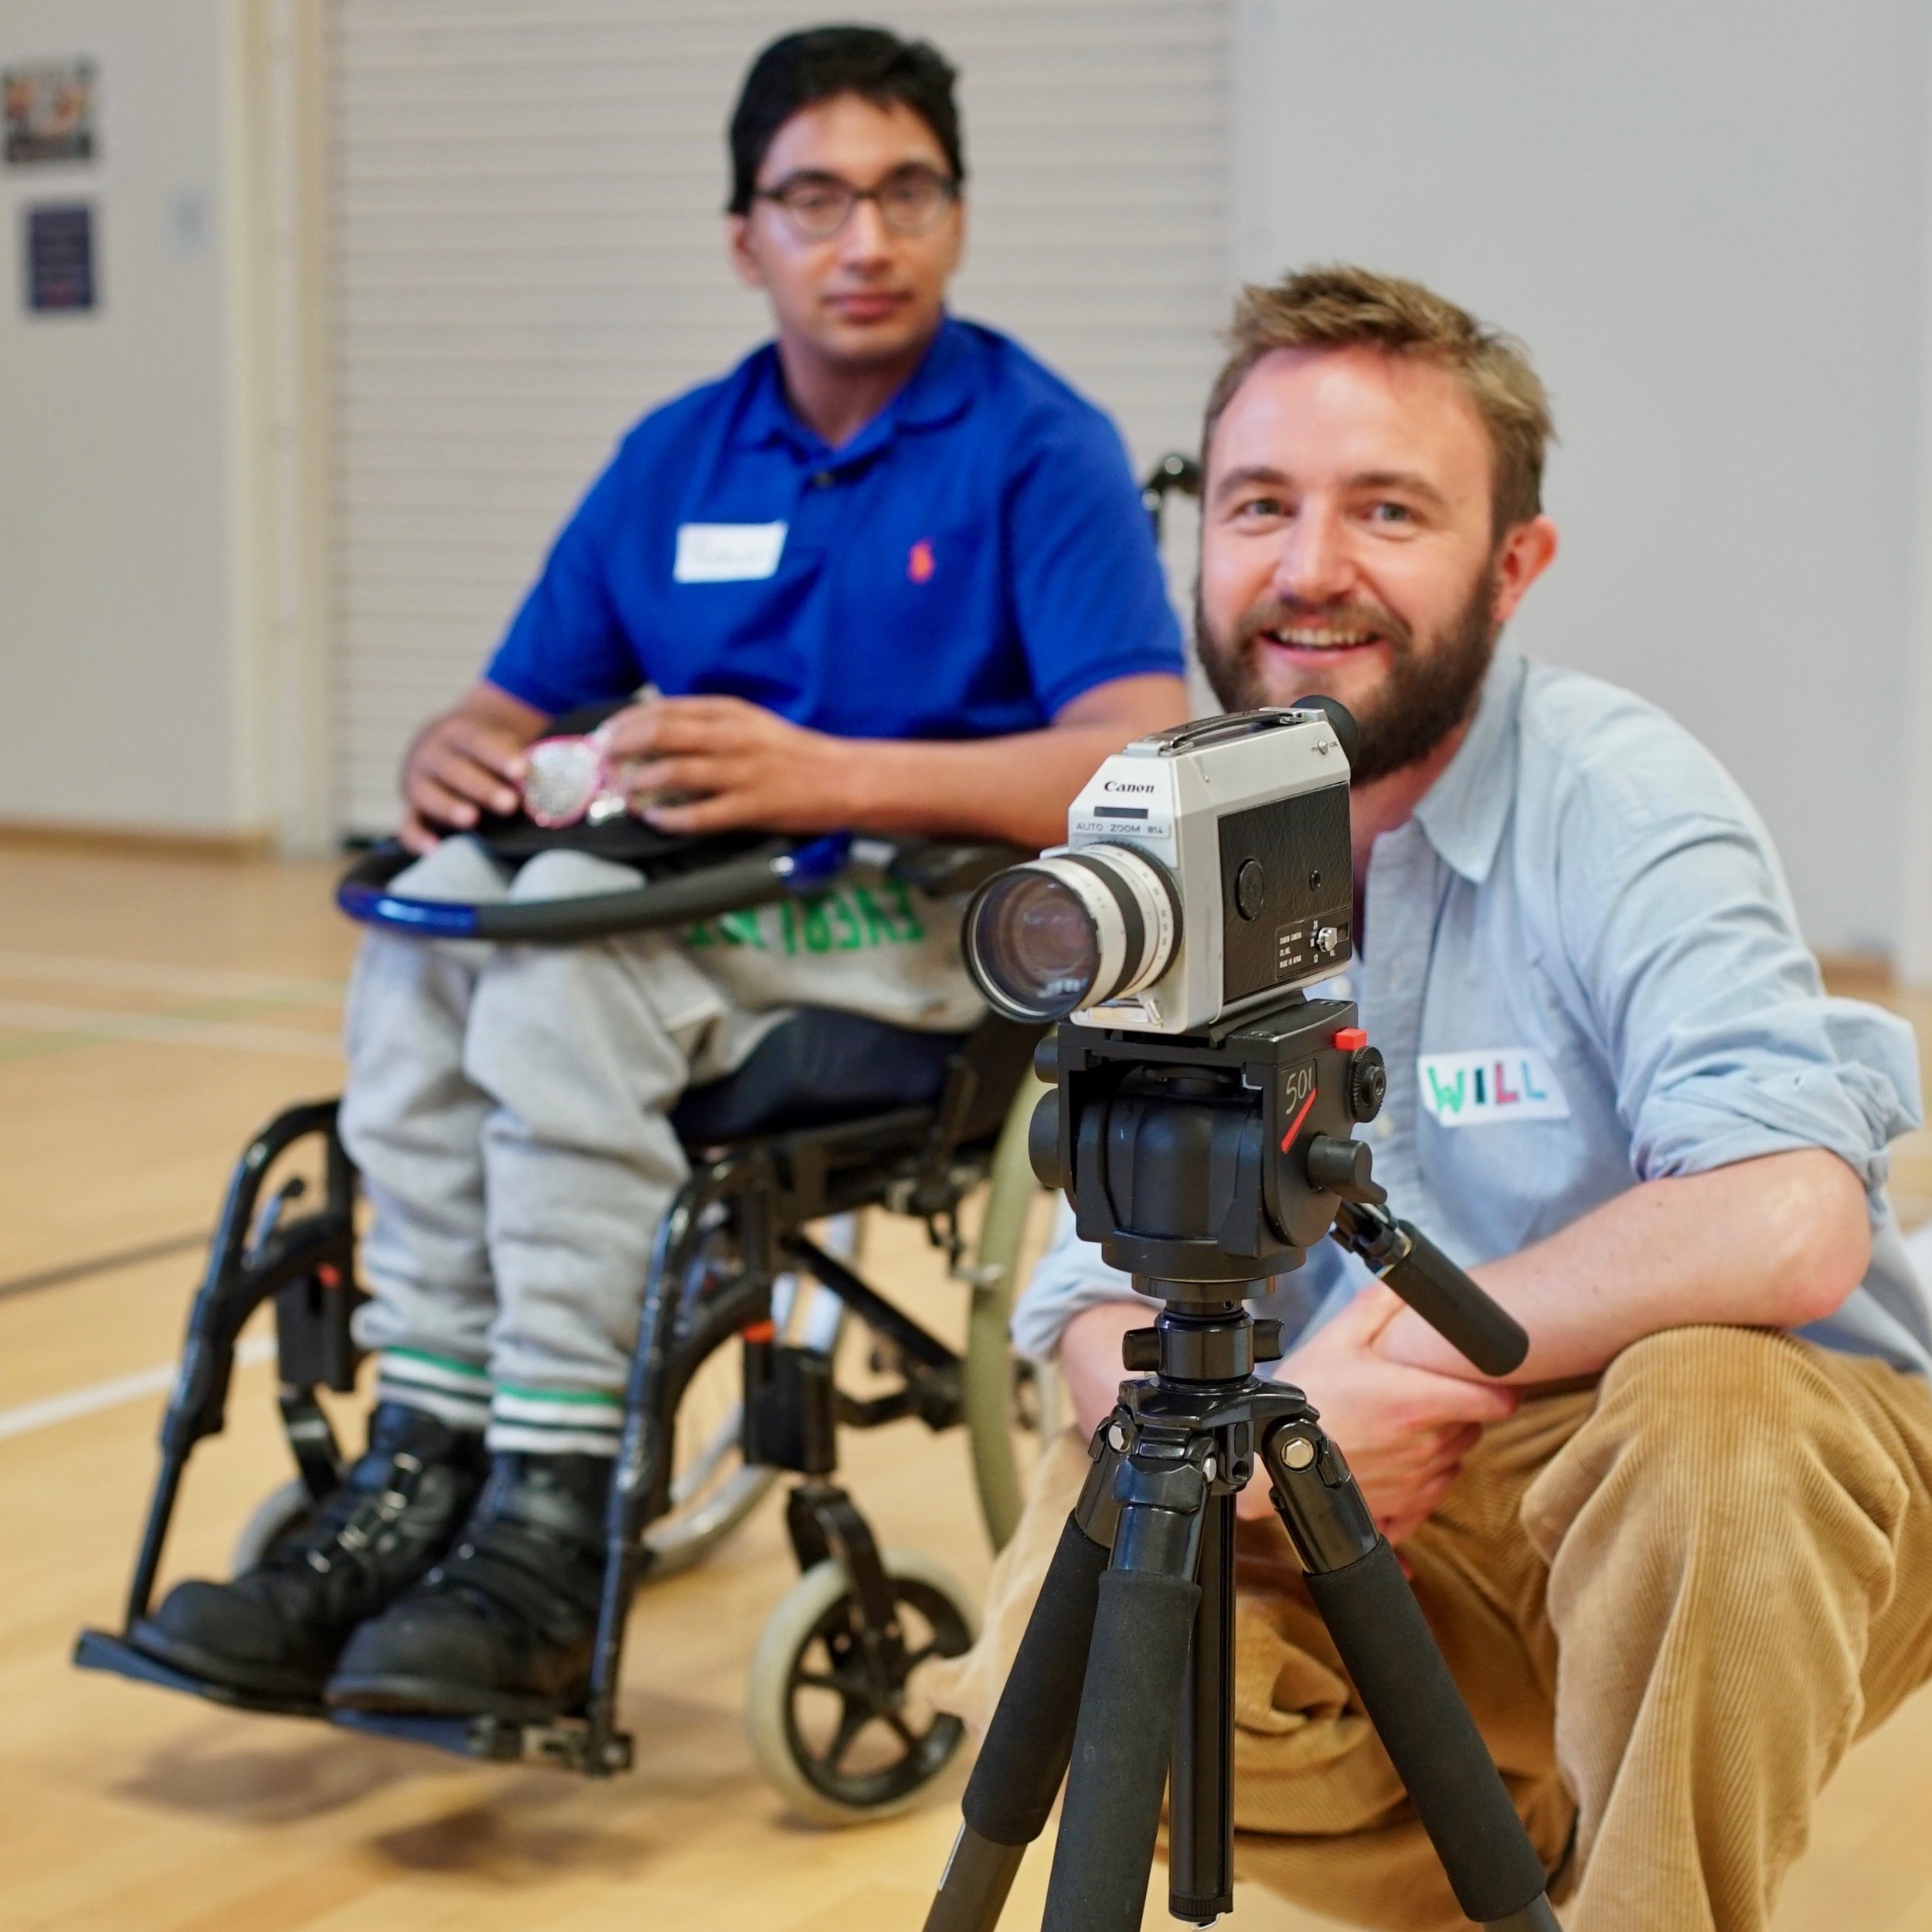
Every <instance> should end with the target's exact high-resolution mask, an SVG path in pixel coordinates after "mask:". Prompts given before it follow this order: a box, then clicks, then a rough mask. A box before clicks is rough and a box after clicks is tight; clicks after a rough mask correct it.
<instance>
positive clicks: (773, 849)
mask: <svg viewBox="0 0 1932 1932" xmlns="http://www.w3.org/2000/svg"><path fill="white" fill-rule="evenodd" d="M848 843H849V842H848V841H847V840H845V838H842V837H841V838H815V839H809V840H804V841H801V840H797V839H791V838H768V839H766V840H764V841H763V842H761V843H760V844H759V845H756V846H754V847H753V849H751V850H750V852H744V853H741V854H740V855H737V856H736V857H735V858H733V859H727V860H726V862H724V863H723V864H722V865H718V866H709V867H706V869H703V870H702V871H694V872H681V873H678V874H675V875H674V876H672V877H669V878H665V879H653V880H651V881H649V882H648V883H646V884H645V885H642V886H637V887H635V888H634V889H631V890H629V891H625V892H613V893H594V894H591V895H589V896H585V897H581V898H576V899H549V900H499V901H497V902H495V903H492V904H489V905H485V906H474V905H469V904H466V903H461V902H458V901H451V900H436V899H411V898H410V897H408V896H406V895H404V894H403V893H393V892H391V891H390V890H389V882H390V881H391V880H392V879H394V878H395V877H396V875H397V874H398V873H399V872H402V871H403V870H404V869H406V867H407V866H410V864H411V863H413V855H411V854H410V852H406V851H405V850H404V849H403V847H402V846H400V845H397V844H396V843H395V842H393V841H388V842H385V843H383V844H382V845H377V846H375V847H373V848H372V849H371V850H369V852H365V853H364V854H363V855H362V857H361V858H360V859H358V860H357V861H356V862H355V864H354V865H352V866H350V868H349V870H348V871H347V872H345V873H344V874H343V875H342V883H341V884H340V885H339V886H337V888H336V890H335V903H336V904H337V905H338V906H341V908H342V910H343V911H344V912H345V913H348V915H349V917H350V918H352V919H354V920H359V921H360V922H361V923H362V924H364V925H366V926H381V927H386V928H387V929H388V930H390V931H393V932H402V933H407V934H410V936H411V937H413V938H417V939H484V940H521V941H531V942H536V943H540V944H553V945H558V944H566V943H569V942H572V941H576V940H589V939H607V938H609V937H611V935H613V934H617V933H628V932H639V931H642V930H645V929H646V928H648V927H655V926H681V925H686V924H689V923H690V922H691V921H692V920H699V919H711V918H715V917H717V916H718V915H719V914H720V913H729V912H736V911H738V910H741V909H742V908H743V907H746V906H763V905H767V904H769V903H770V902H771V901H773V900H778V899H782V898H784V896H786V895H787V893H800V892H809V891H811V890H814V889H816V888H817V887H818V886H821V885H823V884H825V883H826V882H827V881H828V880H829V879H832V878H834V877H835V876H837V875H838V872H840V871H841V870H842V869H843V868H844V865H845V857H846V851H847V846H848Z"/></svg>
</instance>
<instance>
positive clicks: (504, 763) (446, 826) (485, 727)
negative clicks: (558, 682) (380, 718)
mask: <svg viewBox="0 0 1932 1932" xmlns="http://www.w3.org/2000/svg"><path fill="white" fill-rule="evenodd" d="M546 722H547V720H546V717H545V715H544V713H542V712H541V711H539V710H537V709H536V708H535V707H534V706H530V705H527V704H525V703H524V702H522V700H521V699H517V698H512V696H510V695H509V692H506V691H499V690H498V689H496V687H495V685H489V684H479V685H476V686H475V687H474V689H472V690H471V692H469V694H468V696H466V697H465V698H464V700H463V702H461V704H459V705H458V706H457V707H456V709H454V711H448V712H445V713H444V714H443V716H441V717H440V718H432V719H430V722H429V723H427V724H426V725H425V726H423V729H422V730H420V732H418V733H417V736H416V742H415V743H413V744H412V745H411V746H410V749H409V756H408V757H406V759H405V760H403V822H402V825H401V826H400V828H398V830H397V833H396V836H397V837H398V838H400V839H401V840H402V842H403V844H404V845H406V846H407V847H408V849H410V851H411V852H418V853H420V852H427V851H429V850H430V848H431V847H433V846H434V845H435V844H436V842H437V840H438V839H440V838H441V837H442V836H443V835H444V833H446V832H467V831H468V830H469V828H471V826H472V825H474V824H475V823H476V821H477V820H478V818H479V817H481V815H482V814H483V813H484V812H486V811H495V812H507V811H515V809H516V808H517V805H518V803H519V800H520V798H521V794H520V792H519V789H518V787H519V786H520V785H521V784H522V782H523V774H524V773H525V771H526V770H527V769H528V768H529V761H528V760H526V758H525V757H524V756H523V750H524V747H526V745H528V744H529V743H531V742H532V740H534V739H535V738H536V736H538V734H539V733H540V732H541V731H542V730H543V727H544V725H545V723H546Z"/></svg>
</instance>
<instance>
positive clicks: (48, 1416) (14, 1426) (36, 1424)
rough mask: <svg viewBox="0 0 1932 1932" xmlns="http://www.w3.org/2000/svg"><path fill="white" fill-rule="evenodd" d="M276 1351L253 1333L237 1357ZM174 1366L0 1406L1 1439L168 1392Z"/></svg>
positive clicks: (257, 1358)
mask: <svg viewBox="0 0 1932 1932" xmlns="http://www.w3.org/2000/svg"><path fill="white" fill-rule="evenodd" d="M274 1352H275V1342H274V1337H273V1336H272V1335H250V1337H249V1338H248V1339H247V1341H245V1342H242V1343H241V1344H240V1345H239V1346H238V1347H237V1348H236V1350H235V1359H236V1362H238V1363H241V1364H248V1363H253V1362H266V1361H267V1359H269V1357H270V1355H273V1354H274ZM174 1381H175V1363H173V1362H157V1363H155V1366H153V1367H152V1368H151V1369H135V1371H134V1373H133V1374H132V1375H124V1376H113V1377H111V1379H109V1380H107V1381H106V1382H94V1383H89V1384H88V1385H87V1387H86V1388H84V1389H68V1390H67V1392H66V1393H65V1394H64V1395H58V1396H47V1397H46V1398H45V1400H42V1401H39V1402H26V1403H22V1404H21V1405H20V1406H19V1407H18V1408H15V1409H0V1442H4V1441H5V1440H7V1439H8V1438H9V1437H12V1436H25V1435H31V1434H32V1433H33V1431H34V1430H36V1429H51V1428H53V1427H54V1425H55V1424H56V1423H61V1422H72V1421H73V1420H75V1419H76V1418H77V1417H80V1416H92V1415H97V1414H99V1413H100V1411H101V1410H103V1409H118V1408H120V1407H121V1406H123V1405H124V1403H130V1402H138V1401H140V1400H141V1399H142V1397H143V1396H158V1395H165V1393H167V1392H168V1389H171V1388H172V1387H173V1386H174Z"/></svg>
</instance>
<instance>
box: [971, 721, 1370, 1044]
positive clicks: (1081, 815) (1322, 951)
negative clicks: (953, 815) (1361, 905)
mask: <svg viewBox="0 0 1932 1932" xmlns="http://www.w3.org/2000/svg"><path fill="white" fill-rule="evenodd" d="M1354 736H1355V726H1354V722H1353V720H1352V719H1350V718H1349V715H1348V713H1347V712H1346V711H1345V710H1344V709H1342V706H1340V705H1338V704H1335V703H1333V702H1332V701H1328V700H1323V699H1306V700H1304V702H1303V703H1302V704H1301V705H1300V706H1295V707H1294V708H1292V709H1290V708H1285V707H1278V706H1271V707H1269V708H1267V709H1261V710H1257V711H1243V712H1236V713H1231V714H1230V715H1229V716H1225V717H1219V718H1212V719H1202V720H1199V721H1198V722H1196V723H1192V724H1185V725H1179V726H1175V728H1174V729H1173V730H1171V731H1162V732H1158V733H1155V735H1154V736H1151V737H1147V738H1141V739H1139V740H1136V742H1134V743H1132V744H1131V745H1129V746H1128V747H1127V749H1126V750H1124V751H1121V752H1117V753H1115V754H1114V756H1113V757H1111V758H1109V759H1108V760H1107V761H1106V762H1105V764H1103V765H1102V766H1101V767H1100V769H1099V770H1097V772H1095V773H1094V776H1093V777H1091V778H1090V779H1089V780H1088V781H1087V785H1086V787H1085V788H1084V789H1083V791H1081V793H1080V796H1079V797H1078V798H1077V799H1076V800H1075V801H1074V802H1073V809H1072V811H1070V813H1069V815H1068V831H1069V834H1070V837H1069V839H1068V842H1067V843H1066V845H1057V846H1055V847H1053V849H1051V850H1050V851H1048V852H1043V853H1042V854H1041V855H1040V856H1039V858H1038V859H1034V860H1032V861H1031V862H1029V863H1028V864H1026V865H1022V866H1014V867H1013V868H1012V869H1011V870H1009V871H1007V872H1002V873H1000V874H999V875H998V876H997V877H996V878H994V879H989V880H988V882H987V883H986V884H985V886H982V887H981V889H980V891H979V892H978V894H977V895H976V896H975V898H974V900H973V902H972V903H971V906H969V907H968V910H967V914H966V923H965V939H966V963H967V967H968V971H970V972H971V975H972V976H973V979H974V981H975V984H976V985H978V988H979V989H980V991H981V992H982V993H983V994H984V995H985V997H986V999H987V1002H988V1004H989V1005H992V1008H993V1009H994V1010H995V1012H999V1013H1002V1014H1005V1015H1006V1016H1007V1017H1008V1018H1009V1019H1016V1020H1030V1021H1033V1022H1039V1021H1043V1020H1059V1019H1072V1020H1073V1021H1074V1022H1076V1023H1077V1024H1080V1025H1082V1026H1094V1027H1101V1028H1106V1029H1123V1030H1125V1031H1128V1032H1155V1033H1183V1032H1191V1031H1192V1030H1194V1029H1197V1028H1199V1027H1204V1026H1210V1025H1213V1024H1214V1023H1216V1022H1221V1021H1224V1020H1227V1019H1231V1018H1238V1017H1239V1016H1240V1015H1241V1014H1243V1012H1247V1011H1249V1010H1258V1009H1261V1008H1264V1007H1266V1006H1268V1005H1272V1004H1274V1002H1277V1001H1279V1000H1280V999H1281V998H1282V997H1283V996H1284V995H1286V994H1287V993H1289V992H1292V991H1294V989H1295V988H1298V987H1300V986H1303V985H1307V984H1308V983H1309V982H1310V981H1314V980H1319V979H1325V978H1327V977H1328V975H1330V974H1332V973H1335V972H1337V971H1339V970H1340V969H1341V968H1342V967H1343V966H1345V964H1347V963H1348V961H1349V958H1350V957H1351V954H1352V947H1351V936H1352V923H1353V918H1354V909H1353V886H1352V877H1351V872H1350V859H1349V747H1350V745H1351V744H1352V742H1353V740H1354Z"/></svg>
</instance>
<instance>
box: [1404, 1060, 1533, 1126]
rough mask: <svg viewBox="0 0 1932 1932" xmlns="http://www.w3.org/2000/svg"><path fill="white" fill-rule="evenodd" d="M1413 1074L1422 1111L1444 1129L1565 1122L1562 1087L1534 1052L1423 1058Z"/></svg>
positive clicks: (1417, 1063) (1418, 1061)
mask: <svg viewBox="0 0 1932 1932" xmlns="http://www.w3.org/2000/svg"><path fill="white" fill-rule="evenodd" d="M1416 1073H1417V1078H1418V1079H1419V1080H1420V1081H1421V1083H1422V1104H1423V1107H1424V1108H1425V1109H1427V1111H1428V1114H1429V1115H1430V1117H1431V1118H1432V1119H1434V1120H1435V1121H1438V1122H1439V1123H1440V1124H1441V1125H1443V1126H1444V1127H1496V1126H1498V1125H1500V1124H1502V1122H1504V1121H1566V1120H1568V1119H1569V1118H1570V1102H1569V1100H1567V1099H1566V1097H1565V1096H1564V1094H1563V1083H1562V1082H1560V1080H1558V1079H1557V1078H1556V1073H1555V1072H1554V1071H1553V1070H1552V1068H1551V1066H1550V1064H1549V1061H1548V1060H1546V1059H1544V1057H1543V1055H1542V1054H1540V1053H1538V1052H1537V1051H1536V1049H1535V1048H1534V1047H1533V1046H1488V1047H1483V1048H1481V1049H1479V1050H1478V1051H1477V1052H1475V1053H1424V1054H1423V1056H1422V1057H1421V1058H1420V1060H1417V1062H1416Z"/></svg>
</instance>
